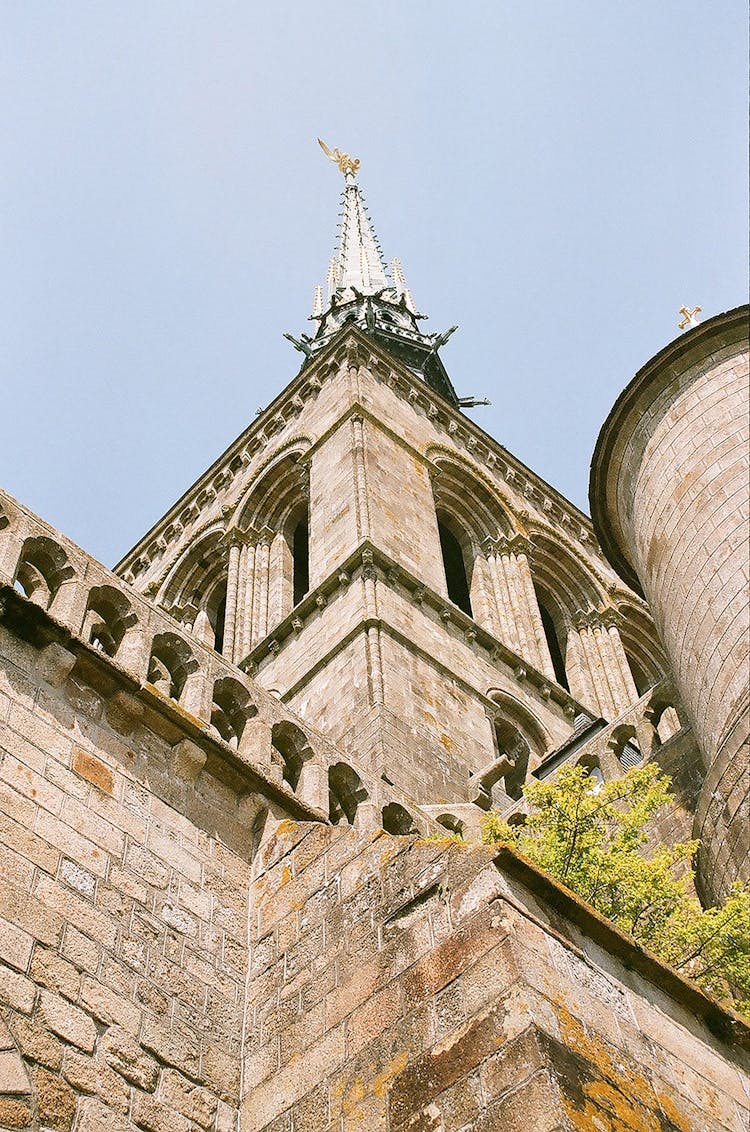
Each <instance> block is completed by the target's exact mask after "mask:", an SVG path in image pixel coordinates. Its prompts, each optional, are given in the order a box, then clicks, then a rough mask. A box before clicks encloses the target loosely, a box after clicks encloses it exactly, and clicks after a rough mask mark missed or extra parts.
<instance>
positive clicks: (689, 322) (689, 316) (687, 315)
mask: <svg viewBox="0 0 750 1132" xmlns="http://www.w3.org/2000/svg"><path fill="white" fill-rule="evenodd" d="M702 309H703V308H702V307H693V309H692V310H690V308H689V307H680V309H679V310H678V312H677V313H678V314H681V315H683V316H684V317H683V319H682V322H678V323H677V325H678V327H679V328H680V330H687V329H688V328H689V327H691V326H697V325H698V324H699V322H700V319H699V318H698V315H699V314H700V313H701V311H702Z"/></svg>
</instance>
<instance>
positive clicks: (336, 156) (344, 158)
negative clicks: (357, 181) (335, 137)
mask: <svg viewBox="0 0 750 1132" xmlns="http://www.w3.org/2000/svg"><path fill="white" fill-rule="evenodd" d="M318 145H319V146H320V148H321V149H322V150H323V153H324V154H325V155H326V157H330V159H331V161H335V162H336V164H337V165H338V167H339V169H340V170H341V172H342V173H343V174H344V176H345V177H347V176H352V177H354V176H356V173H357V170H358V169H359V158H358V157H350V156H349V154H348V153H342V152H341V150H340V149H339V148H338V146H336V148H335V149H330V148H329V147H328V146H327V145H326V143H325V142H324V141H323V139H322V138H318Z"/></svg>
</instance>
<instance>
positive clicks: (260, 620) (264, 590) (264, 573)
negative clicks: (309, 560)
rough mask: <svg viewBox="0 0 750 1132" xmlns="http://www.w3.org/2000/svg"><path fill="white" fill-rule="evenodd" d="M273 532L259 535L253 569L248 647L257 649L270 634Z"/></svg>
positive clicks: (268, 531) (264, 532) (262, 532)
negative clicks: (269, 608)
mask: <svg viewBox="0 0 750 1132" xmlns="http://www.w3.org/2000/svg"><path fill="white" fill-rule="evenodd" d="M273 537H274V535H273V531H271V530H269V529H268V528H267V527H266V528H264V529H263V530H262V531H261V532H260V535H259V538H258V543H257V545H256V547H255V556H254V569H253V595H252V615H251V621H250V640H249V641H248V647H249V648H250V649H253V648H255V646H256V645H257V644H258V642H259V641H262V640H263V638H264V637H266V636H267V634H268V593H269V571H270V564H271V543H272V542H273Z"/></svg>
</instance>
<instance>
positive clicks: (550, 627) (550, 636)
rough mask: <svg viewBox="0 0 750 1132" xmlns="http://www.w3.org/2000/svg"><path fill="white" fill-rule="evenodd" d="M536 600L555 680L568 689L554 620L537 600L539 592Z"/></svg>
mask: <svg viewBox="0 0 750 1132" xmlns="http://www.w3.org/2000/svg"><path fill="white" fill-rule="evenodd" d="M537 601H538V602H539V613H540V614H541V618H542V627H543V629H544V635H545V637H546V638H547V645H548V646H549V655H550V657H551V659H552V667H553V669H554V670H555V680H557V682H558V684H560V685H562V687H563V688H566V689H567V690H568V691H570V688H569V687H568V675H567V673H566V671H565V660H564V658H563V653H562V649H561V647H560V640H559V638H558V636H557V630H556V629H555V622H554V621H553V620H552V614H551V613H550V612H549V610H548V609H547V608H546V606H545V605H544V604H543V603H542V602H541V601H539V594H537Z"/></svg>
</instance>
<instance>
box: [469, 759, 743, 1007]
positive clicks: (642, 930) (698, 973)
mask: <svg viewBox="0 0 750 1132" xmlns="http://www.w3.org/2000/svg"><path fill="white" fill-rule="evenodd" d="M669 785H670V780H669V778H667V777H666V776H665V775H662V774H660V773H659V770H658V767H656V766H655V765H654V764H646V765H645V766H642V767H635V768H633V769H632V770H630V771H628V772H627V774H625V775H623V776H622V778H618V779H616V780H615V781H612V782H607V783H606V784H600V783H596V782H595V781H594V779H593V778H592V777H591V776H590V774H589V772H588V771H587V770H586V769H585V768H583V767H566V768H564V769H563V770H561V771H560V773H559V774H558V775H557V777H556V779H555V780H554V781H550V782H539V783H535V784H532V785H529V786H526V787H524V795H525V797H526V799H527V801H528V802H529V804H530V807H531V812H530V814H529V816H528V818H527V821H526V824H525V825H523V826H510V825H508V824H507V823H506V822H504V821H503V820H502V818H501V817H500V816H499V815H498V814H497V813H495V812H491V813H489V814H487V816H486V818H485V819H484V822H483V838H484V841H485V842H488V843H495V842H507V843H509V844H510V845H512V846H513V847H514V848H515V849H518V851H519V852H520V853H523V854H524V856H526V857H528V858H530V860H532V861H534V862H535V864H537V865H539V866H540V867H541V868H543V869H544V870H545V871H546V872H548V873H550V874H551V875H552V876H553V877H555V878H556V879H557V880H560V881H562V883H563V884H565V885H567V887H568V888H570V889H571V890H572V891H573V892H575V893H577V895H578V896H581V897H583V899H584V900H586V901H588V903H589V904H591V905H593V907H594V908H596V909H597V911H599V912H601V913H602V915H604V916H607V917H608V918H609V919H610V920H612V921H613V922H614V923H615V924H617V926H618V927H619V928H621V929H622V930H623V931H625V932H627V933H629V934H630V935H631V936H633V937H634V939H636V940H637V941H638V942H639V943H641V944H643V945H644V947H647V948H648V949H649V950H650V951H652V952H653V953H654V954H655V955H658V956H659V957H660V958H661V959H664V960H666V962H667V963H670V964H671V965H672V966H673V967H675V968H676V969H677V970H678V971H680V972H681V973H682V974H684V975H687V976H689V977H690V978H692V979H694V980H695V982H697V983H698V984H699V986H701V987H702V988H703V989H704V990H706V991H709V992H710V993H711V994H713V995H715V996H716V997H717V998H719V999H722V1000H723V1001H724V1002H726V1003H728V1004H730V1005H732V1006H734V1008H735V1009H737V1010H741V1011H742V1012H743V1013H749V1012H750V885H745V886H741V885H735V888H734V889H733V891H732V893H731V895H730V897H729V899H728V900H727V901H726V903H725V904H724V905H723V906H722V907H721V908H707V909H703V908H701V905H700V903H699V902H698V900H697V899H696V898H695V896H694V895H692V894H691V893H692V880H693V869H692V864H691V862H692V859H693V857H694V856H695V852H696V850H697V848H698V842H697V841H687V842H684V843H681V844H678V845H673V846H666V845H654V844H653V843H652V838H651V837H650V836H649V832H648V828H647V827H648V823H649V821H650V819H651V818H653V816H654V815H655V814H656V813H657V811H658V810H659V809H661V807H662V806H664V805H665V804H666V803H667V802H669V801H670V797H671V796H670V793H669Z"/></svg>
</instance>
